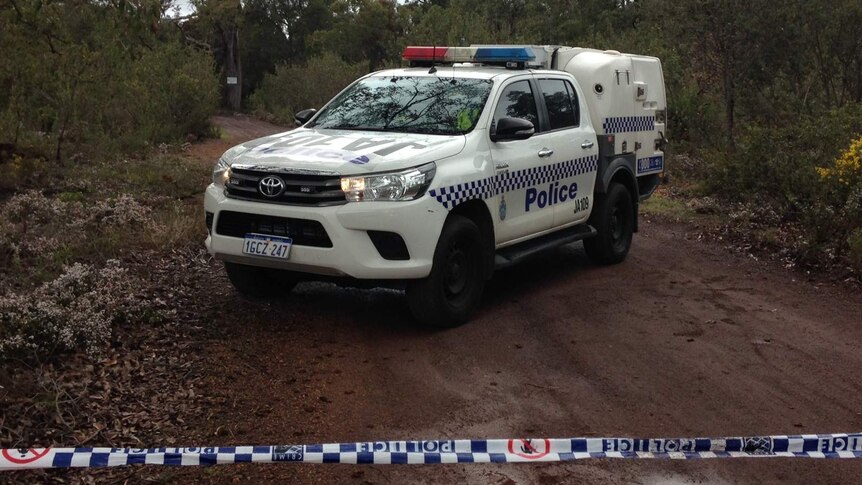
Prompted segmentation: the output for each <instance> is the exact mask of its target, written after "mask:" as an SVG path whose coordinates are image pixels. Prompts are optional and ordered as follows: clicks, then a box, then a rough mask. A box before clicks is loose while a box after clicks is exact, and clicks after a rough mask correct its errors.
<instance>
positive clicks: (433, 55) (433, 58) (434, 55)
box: [428, 44, 437, 74]
mask: <svg viewBox="0 0 862 485" xmlns="http://www.w3.org/2000/svg"><path fill="white" fill-rule="evenodd" d="M436 60H437V44H434V46H433V47H432V48H431V69H428V74H434V73H435V72H437V67H435V66H434V61H436Z"/></svg>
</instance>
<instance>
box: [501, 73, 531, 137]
mask: <svg viewBox="0 0 862 485" xmlns="http://www.w3.org/2000/svg"><path fill="white" fill-rule="evenodd" d="M500 118H523V119H525V120H527V121H529V122H531V123H533V125H534V126H535V127H536V130H538V129H539V112H538V111H537V110H536V99H535V98H534V97H533V90H532V89H530V83H529V81H515V82H513V83H512V84H510V85H508V86H506V88H505V89H503V95H502V96H500V101H499V102H498V103H497V109H496V110H495V111H494V126H496V125H497V121H499V120H500Z"/></svg>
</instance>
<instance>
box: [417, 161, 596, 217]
mask: <svg viewBox="0 0 862 485" xmlns="http://www.w3.org/2000/svg"><path fill="white" fill-rule="evenodd" d="M598 162H599V157H598V155H593V156H589V157H583V158H577V159H574V160H566V161H564V162H559V163H554V164H550V165H543V166H540V167H530V168H525V169H522V170H515V171H512V172H500V173H498V174H495V175H494V176H492V177H487V178H483V179H479V180H474V181H472V182H466V183H463V184H457V185H449V186H444V187H439V188H436V189H431V190H429V191H428V194H429V195H430V196H431V197H434V198H435V199H437V201H438V202H440V203H441V204H443V207H445V208H447V209H453V208H455V206H457V205H458V204H461V203H462V202H466V201H468V200H471V199H488V198H490V197H492V196H494V195H500V194H505V193H506V192H511V191H513V190H521V189H524V188H527V187H533V186H536V185H541V184H545V183H548V182H553V181H555V180H562V179H566V178H570V177H574V176H576V175H581V174H584V173H588V172H595V171H596V169H597V168H598Z"/></svg>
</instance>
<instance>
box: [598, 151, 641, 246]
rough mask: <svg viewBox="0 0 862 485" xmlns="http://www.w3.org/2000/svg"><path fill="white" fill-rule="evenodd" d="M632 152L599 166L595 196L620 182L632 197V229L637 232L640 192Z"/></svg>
mask: <svg viewBox="0 0 862 485" xmlns="http://www.w3.org/2000/svg"><path fill="white" fill-rule="evenodd" d="M634 167H635V160H634V154H626V155H621V156H619V157H617V158H614V159H613V160H612V161H611V162H610V163H607V164H606V165H604V166H600V168H599V173H598V174H597V176H596V190H595V191H596V196H599V194H606V193H607V192H608V188H610V186H611V184H612V183H618V184H621V185H622V186H623V187H625V188H626V190H628V192H629V195H631V198H632V210H633V211H634V214H633V216H634V223H635V226H634V231H635V232H638V203H639V201H640V192H639V190H638V182H637V178H636V176H635V169H634Z"/></svg>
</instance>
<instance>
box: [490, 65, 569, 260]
mask: <svg viewBox="0 0 862 485" xmlns="http://www.w3.org/2000/svg"><path fill="white" fill-rule="evenodd" d="M497 93H498V94H497V97H496V99H494V100H493V103H494V104H492V106H494V112H493V118H492V121H491V126H490V129H489V135H490V134H493V133H495V127H496V125H497V123H498V122H499V121H500V120H501V119H503V118H507V117H508V118H522V119H525V120H528V121H530V122H531V123H533V126H534V127H535V130H536V132H539V130H540V129H541V128H540V123H539V111H538V104H537V97H538V95H539V94H538V93H537V91H536V87H535V84H534V82H533V80H532V76H531V75H530V74H525V75H524V76H518V77H515V78H511V79H509V80H507V81H506V83H505V84H503V85H502V86H501V89H500V90H498V91H497ZM542 143H543V141H542V140H539V139H538V138H537V137H536V136H535V135H533V136H532V137H530V138H528V139H526V140H508V141H496V142H495V141H493V140H492V141H490V143H489V144H490V147H491V159H492V160H493V162H494V168H495V174H496V176H495V179H494V184H495V194H496V195H495V199H496V203H497V208H498V210H496V211H494V210H492V211H491V212H492V216H493V217H494V218H495V219H496V231H495V234H496V242H497V245H498V246H499V245H501V244H506V243H512V242H514V241H517V240H518V239H521V238H524V237H525V236H529V235H532V234H535V233H538V232H542V231H546V230H548V229H550V227H551V224H552V223H553V220H554V213H553V208H552V207H551V206H549V205H548V203H547V202H548V201H547V195H545V196H543V197H541V198H540V197H539V194H538V193H537V192H536V186H537V185H538V184H539V182H540V181H541V180H540V179H541V176H542V175H543V173H542V172H541V169H542V166H543V165H544V164H546V163H547V157H546V156H545V155H544V154H542V153H540V152H541V150H542V147H543V145H542Z"/></svg>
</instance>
